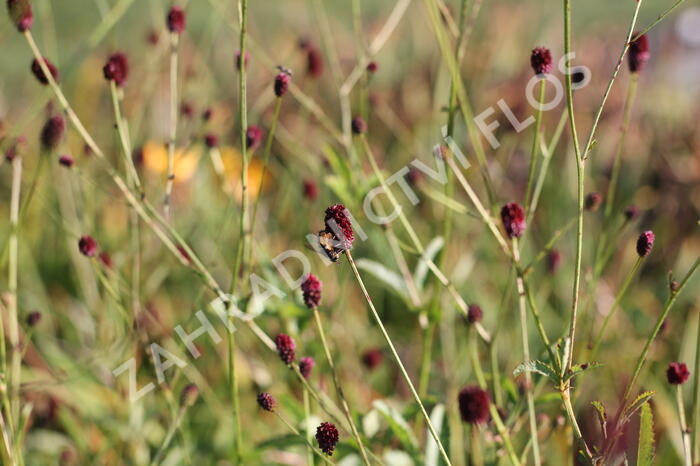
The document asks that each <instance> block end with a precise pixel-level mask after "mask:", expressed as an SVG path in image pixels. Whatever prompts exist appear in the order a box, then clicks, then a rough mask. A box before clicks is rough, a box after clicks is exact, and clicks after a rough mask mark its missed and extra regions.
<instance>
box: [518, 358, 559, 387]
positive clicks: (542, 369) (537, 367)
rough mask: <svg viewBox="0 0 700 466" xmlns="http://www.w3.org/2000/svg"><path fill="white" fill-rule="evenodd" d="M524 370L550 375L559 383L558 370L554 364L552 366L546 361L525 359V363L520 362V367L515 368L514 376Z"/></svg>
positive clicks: (553, 380)
mask: <svg viewBox="0 0 700 466" xmlns="http://www.w3.org/2000/svg"><path fill="white" fill-rule="evenodd" d="M523 372H535V373H537V374H541V375H544V376H546V377H549V379H550V380H551V381H552V382H554V383H557V382H558V381H559V375H558V374H557V372H556V371H555V370H554V368H553V367H552V366H550V365H549V364H547V363H546V362H542V361H538V360H532V361H525V362H524V363H522V364H520V365H519V366H518V367H516V368H515V370H514V371H513V376H514V377H517V376H519V375H520V374H522V373H523Z"/></svg>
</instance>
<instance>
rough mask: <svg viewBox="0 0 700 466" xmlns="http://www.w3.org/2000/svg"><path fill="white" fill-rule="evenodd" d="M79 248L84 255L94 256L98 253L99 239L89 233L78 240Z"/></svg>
mask: <svg viewBox="0 0 700 466" xmlns="http://www.w3.org/2000/svg"><path fill="white" fill-rule="evenodd" d="M78 249H79V250H80V253H81V254H82V255H84V256H86V257H92V256H94V255H95V254H97V241H95V238H93V237H92V236H89V235H85V236H81V237H80V239H79V240H78Z"/></svg>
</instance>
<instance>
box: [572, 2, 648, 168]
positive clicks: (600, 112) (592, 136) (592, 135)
mask: <svg viewBox="0 0 700 466" xmlns="http://www.w3.org/2000/svg"><path fill="white" fill-rule="evenodd" d="M569 1H570V0H565V2H567V3H568V2H569ZM642 3H643V0H638V1H637V3H636V5H637V6H636V7H635V9H634V15H633V16H632V21H631V22H630V27H629V31H628V32H627V40H626V41H625V45H624V46H623V47H622V52H621V53H620V58H619V59H618V60H617V65H616V66H615V71H613V74H612V76H611V77H610V81H609V82H608V87H607V88H606V89H605V93H604V94H603V99H602V102H601V103H600V106H599V107H598V111H597V112H596V116H595V119H594V120H593V126H592V127H591V132H590V134H589V135H588V141H587V142H586V147H585V149H584V151H583V156H582V157H583V159H584V160H585V159H587V158H588V155H589V152H590V150H591V148H592V147H593V143H594V141H595V135H596V130H597V129H598V123H600V117H601V116H602V115H603V109H604V108H605V104H606V102H607V101H608V97H609V96H610V91H612V88H613V85H614V84H615V80H616V79H617V75H618V74H619V73H620V69H621V68H622V63H623V62H624V61H625V55H627V51H628V50H629V48H630V45H631V44H632V34H633V33H634V28H635V25H636V24H637V17H638V16H639V9H640V8H641V7H642ZM569 39H570V36H569ZM570 50H571V48H570V47H569V48H568V49H567V51H566V52H565V53H568V52H569V51H570ZM567 65H568V60H567ZM570 82H571V74H568V75H567V83H570ZM568 89H570V86H569V87H567V91H568ZM569 116H571V115H569Z"/></svg>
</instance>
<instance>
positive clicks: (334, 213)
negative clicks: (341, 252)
mask: <svg viewBox="0 0 700 466" xmlns="http://www.w3.org/2000/svg"><path fill="white" fill-rule="evenodd" d="M324 222H325V224H326V231H327V232H332V233H333V235H334V236H335V238H334V239H335V240H336V241H338V242H339V243H340V248H341V249H350V248H352V242H353V241H354V240H355V235H354V233H353V231H352V222H351V221H350V217H349V212H348V210H347V209H346V208H345V206H344V205H343V204H334V205H332V206H330V207H328V208H327V209H326V217H325V218H324Z"/></svg>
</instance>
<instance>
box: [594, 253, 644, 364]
mask: <svg viewBox="0 0 700 466" xmlns="http://www.w3.org/2000/svg"><path fill="white" fill-rule="evenodd" d="M641 265H642V258H641V257H638V258H637V260H636V261H635V263H634V265H633V266H632V269H631V270H630V271H629V273H628V274H627V277H626V278H625V281H624V282H623V283H622V287H620V289H619V291H618V292H617V296H615V301H614V302H613V305H612V307H611V308H610V310H609V311H608V314H607V315H606V316H605V319H604V320H603V326H602V327H601V328H600V332H599V333H598V338H596V339H595V343H594V344H593V350H591V357H590V359H591V360H592V361H595V357H596V355H597V354H598V348H599V347H600V343H601V342H602V341H603V336H604V335H605V330H607V328H608V324H609V323H610V319H612V316H613V314H615V311H617V309H618V308H619V306H620V301H622V298H623V297H624V296H625V293H626V292H627V288H629V286H630V283H632V279H634V276H635V275H636V274H637V271H638V270H639V267H640V266H641Z"/></svg>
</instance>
